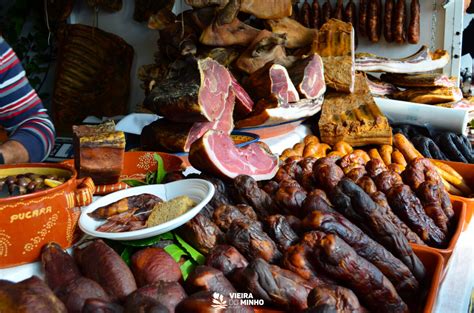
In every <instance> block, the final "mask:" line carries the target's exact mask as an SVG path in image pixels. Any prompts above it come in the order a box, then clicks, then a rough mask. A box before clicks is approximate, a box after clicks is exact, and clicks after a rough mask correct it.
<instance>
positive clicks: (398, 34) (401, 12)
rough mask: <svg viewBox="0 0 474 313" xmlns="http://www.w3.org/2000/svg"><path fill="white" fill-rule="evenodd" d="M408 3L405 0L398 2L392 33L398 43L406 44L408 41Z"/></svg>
mask: <svg viewBox="0 0 474 313" xmlns="http://www.w3.org/2000/svg"><path fill="white" fill-rule="evenodd" d="M405 11H406V3H405V0H398V1H397V6H396V7H395V11H394V14H393V24H392V33H393V40H394V41H395V42H396V43H404V42H405V41H406V31H405V23H406V12H405Z"/></svg>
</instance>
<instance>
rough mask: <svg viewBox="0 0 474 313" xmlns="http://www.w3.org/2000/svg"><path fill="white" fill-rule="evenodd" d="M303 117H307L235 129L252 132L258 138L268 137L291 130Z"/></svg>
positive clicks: (302, 120)
mask: <svg viewBox="0 0 474 313" xmlns="http://www.w3.org/2000/svg"><path fill="white" fill-rule="evenodd" d="M305 119H307V117H302V118H299V119H296V120H291V121H286V122H282V123H278V124H273V125H261V126H251V127H243V128H239V129H237V131H241V132H249V133H253V134H256V135H258V136H259V137H260V139H268V138H273V137H277V136H281V135H284V134H286V133H289V132H291V131H292V130H294V129H295V128H296V127H298V126H299V125H300V124H301V123H303V122H304V120H305Z"/></svg>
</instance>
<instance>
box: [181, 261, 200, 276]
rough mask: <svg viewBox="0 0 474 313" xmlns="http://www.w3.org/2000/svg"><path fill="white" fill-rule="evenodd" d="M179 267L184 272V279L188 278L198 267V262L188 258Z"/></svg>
mask: <svg viewBox="0 0 474 313" xmlns="http://www.w3.org/2000/svg"><path fill="white" fill-rule="evenodd" d="M179 268H180V269H181V274H183V280H186V279H187V278H188V276H189V274H191V272H192V271H194V269H195V268H196V264H194V262H193V261H192V260H187V261H186V262H184V263H183V264H182V265H181V266H180V267H179Z"/></svg>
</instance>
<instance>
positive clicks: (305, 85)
mask: <svg viewBox="0 0 474 313" xmlns="http://www.w3.org/2000/svg"><path fill="white" fill-rule="evenodd" d="M288 74H289V75H290V77H291V80H292V82H293V84H294V85H295V86H296V87H297V88H298V91H299V92H300V95H301V96H302V97H303V98H307V99H315V98H319V97H320V96H321V95H323V94H324V93H325V92H326V83H325V82H324V66H323V60H322V59H321V57H320V56H319V55H318V54H316V53H315V54H313V55H310V56H308V57H306V58H303V59H300V60H298V61H296V62H294V63H293V65H292V66H291V67H290V68H288Z"/></svg>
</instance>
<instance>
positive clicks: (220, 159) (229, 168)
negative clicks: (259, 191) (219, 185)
mask: <svg viewBox="0 0 474 313" xmlns="http://www.w3.org/2000/svg"><path fill="white" fill-rule="evenodd" d="M189 161H190V163H191V165H192V166H194V167H195V168H197V169H198V170H200V171H203V172H206V173H210V174H213V175H216V176H219V177H223V178H235V177H237V176H238V175H240V174H245V175H249V176H252V177H253V178H254V179H256V180H266V179H271V178H272V177H273V176H275V174H276V172H277V171H278V157H277V156H276V155H273V154H271V153H270V152H269V149H268V147H266V146H264V144H261V143H252V144H250V145H248V146H246V147H243V148H241V149H239V148H237V147H236V146H235V145H234V142H233V141H232V139H231V138H230V136H229V135H227V134H226V133H224V132H222V131H215V130H209V131H207V132H206V133H205V134H204V136H202V137H201V138H200V139H198V140H197V141H195V142H194V143H193V144H192V145H191V150H190V152H189Z"/></svg>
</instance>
